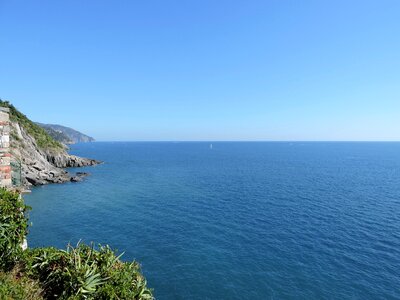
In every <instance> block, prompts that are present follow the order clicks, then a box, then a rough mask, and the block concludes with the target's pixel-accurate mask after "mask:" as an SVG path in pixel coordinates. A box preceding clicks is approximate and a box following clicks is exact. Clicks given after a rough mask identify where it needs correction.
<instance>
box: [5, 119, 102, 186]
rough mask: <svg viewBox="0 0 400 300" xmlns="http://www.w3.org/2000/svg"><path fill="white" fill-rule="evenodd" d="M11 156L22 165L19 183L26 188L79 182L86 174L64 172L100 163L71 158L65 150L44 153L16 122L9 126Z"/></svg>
mask: <svg viewBox="0 0 400 300" xmlns="http://www.w3.org/2000/svg"><path fill="white" fill-rule="evenodd" d="M11 135H12V138H11V149H12V156H13V157H14V158H16V159H19V160H20V161H21V169H22V170H21V171H22V172H21V175H22V176H21V177H22V183H23V184H24V185H26V186H30V185H43V184H48V183H63V182H68V181H80V180H81V179H82V176H83V175H85V174H82V173H80V174H79V175H76V174H70V173H69V172H67V171H66V170H64V169H63V168H67V167H83V166H93V165H97V164H99V163H100V162H99V161H96V160H93V159H87V158H81V157H77V156H74V155H70V154H68V153H67V152H66V148H64V149H57V150H56V149H43V148H41V147H39V146H38V144H37V142H36V140H35V138H33V137H32V136H31V135H30V134H28V133H27V132H26V130H25V128H23V127H22V126H20V124H19V123H17V122H11Z"/></svg>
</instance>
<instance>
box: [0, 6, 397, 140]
mask: <svg viewBox="0 0 400 300" xmlns="http://www.w3.org/2000/svg"><path fill="white" fill-rule="evenodd" d="M399 12H400V2H399V1H394V0H392V1H388V0H385V1H351V3H350V2H349V1H334V2H331V3H327V2H323V1H302V2H301V3H300V2H299V1H261V0H260V1H245V2H244V1H243V2H239V1H224V0H222V1H190V2H187V1H145V2H134V1H118V3H116V2H115V1H85V2H82V1H78V0H73V1H68V2H63V3H61V2H54V1H49V0H47V1H41V2H40V5H39V4H38V2H37V1H31V0H29V1H21V0H19V1H2V0H0V43H1V45H2V47H1V48H0V57H1V59H0V70H1V72H0V98H1V99H3V100H9V101H10V102H11V103H13V104H14V105H15V106H16V107H17V108H18V109H19V110H21V111H22V112H23V113H25V114H26V115H27V116H28V117H29V118H31V119H32V120H34V121H38V122H42V123H54V124H60V125H64V126H68V127H72V128H74V129H76V130H79V131H82V132H83V133H85V134H88V135H90V136H93V137H94V138H96V139H97V140H100V141H102V140H107V141H120V140H132V141H158V140H160V141H167V140H169V141H199V140H205V141H214V140H238V141H242V140H254V141H263V140H265V141H334V140H339V141H399V140H400V72H399V70H400V38H399V34H398V33H399V32H400V19H399V18H398V15H399Z"/></svg>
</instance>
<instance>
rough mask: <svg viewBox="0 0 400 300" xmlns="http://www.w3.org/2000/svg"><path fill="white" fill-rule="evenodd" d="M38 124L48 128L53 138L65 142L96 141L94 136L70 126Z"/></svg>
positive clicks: (47, 130) (45, 128)
mask: <svg viewBox="0 0 400 300" xmlns="http://www.w3.org/2000/svg"><path fill="white" fill-rule="evenodd" d="M36 124H37V125H39V126H40V127H42V128H43V129H44V130H46V132H47V133H48V134H49V135H50V136H51V137H52V138H53V139H55V140H56V141H58V142H61V143H63V144H73V143H87V142H94V138H92V137H90V136H88V135H86V134H83V133H81V132H79V131H77V130H75V129H72V128H69V127H65V126H61V125H57V124H42V123H36Z"/></svg>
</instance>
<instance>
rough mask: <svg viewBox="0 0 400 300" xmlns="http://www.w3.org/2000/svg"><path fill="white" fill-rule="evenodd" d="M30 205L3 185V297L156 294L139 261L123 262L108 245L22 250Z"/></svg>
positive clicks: (0, 242) (144, 298) (0, 238)
mask: <svg viewBox="0 0 400 300" xmlns="http://www.w3.org/2000/svg"><path fill="white" fill-rule="evenodd" d="M28 209H29V207H27V206H25V204H24V203H23V200H22V199H20V197H19V195H18V194H17V193H14V192H10V191H7V190H5V189H0V217H1V223H0V225H1V227H0V228H1V231H0V254H1V257H0V299H21V300H22V299H31V300H38V299H68V300H78V299H141V300H147V299H153V296H152V292H151V290H150V289H149V288H147V285H146V280H145V278H144V277H143V275H142V274H141V273H140V266H139V264H138V263H137V262H122V261H121V260H120V257H121V255H119V256H117V255H116V254H115V252H114V251H113V250H112V249H111V248H110V247H109V246H99V247H98V248H97V249H95V248H94V246H93V245H90V246H88V245H84V244H78V245H77V246H76V247H72V246H68V247H67V249H66V250H60V249H56V248H52V247H47V248H35V249H28V250H25V251H22V249H21V246H20V245H21V243H22V241H23V240H24V237H25V234H26V233H27V228H28V224H27V219H26V218H25V217H24V216H23V212H26V211H27V210H28Z"/></svg>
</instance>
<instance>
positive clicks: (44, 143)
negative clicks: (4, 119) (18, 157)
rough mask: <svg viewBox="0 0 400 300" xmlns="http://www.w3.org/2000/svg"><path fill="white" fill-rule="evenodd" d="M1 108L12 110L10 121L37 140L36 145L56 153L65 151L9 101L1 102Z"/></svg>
mask: <svg viewBox="0 0 400 300" xmlns="http://www.w3.org/2000/svg"><path fill="white" fill-rule="evenodd" d="M0 106H1V107H7V108H9V109H10V120H11V121H13V122H18V123H19V124H20V125H21V126H22V127H23V128H24V129H25V130H26V131H27V133H28V134H30V135H31V136H33V137H34V138H35V140H36V143H37V145H38V146H39V147H40V148H42V149H44V150H56V151H60V150H62V149H63V146H62V144H61V143H59V142H57V141H56V140H54V139H53V138H52V137H51V136H50V135H49V134H48V133H47V132H46V130H44V129H43V128H42V127H40V126H39V125H37V124H35V123H34V122H32V121H31V120H29V119H28V118H27V117H26V116H25V115H24V114H23V113H21V112H20V111H18V110H17V109H16V108H15V107H14V105H12V104H10V103H9V102H8V101H3V100H0Z"/></svg>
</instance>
